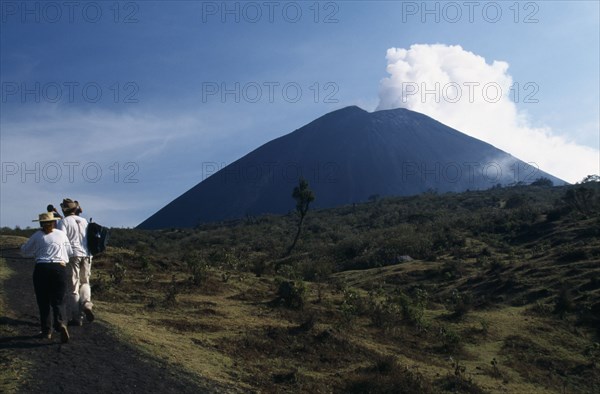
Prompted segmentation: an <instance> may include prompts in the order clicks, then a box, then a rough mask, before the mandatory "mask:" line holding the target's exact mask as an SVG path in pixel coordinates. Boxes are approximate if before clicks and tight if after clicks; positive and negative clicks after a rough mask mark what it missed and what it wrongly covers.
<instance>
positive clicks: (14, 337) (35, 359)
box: [0, 250, 221, 393]
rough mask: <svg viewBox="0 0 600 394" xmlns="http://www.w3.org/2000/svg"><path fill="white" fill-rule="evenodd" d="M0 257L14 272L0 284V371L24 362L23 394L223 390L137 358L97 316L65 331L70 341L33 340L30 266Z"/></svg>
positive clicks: (9, 255)
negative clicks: (0, 309) (1, 301)
mask: <svg viewBox="0 0 600 394" xmlns="http://www.w3.org/2000/svg"><path fill="white" fill-rule="evenodd" d="M1 256H2V257H3V258H4V259H5V260H6V262H7V266H8V267H9V268H10V269H11V270H12V271H13V272H14V273H15V274H14V275H11V276H10V277H9V278H8V279H6V280H4V281H3V283H2V286H3V289H4V295H5V302H6V304H5V309H6V310H5V313H4V315H3V316H0V368H2V369H4V368H7V367H8V366H9V365H7V364H8V363H10V362H11V361H12V360H14V359H15V358H18V359H20V360H26V362H27V363H28V364H30V366H29V367H28V368H27V369H28V372H29V375H30V378H29V379H27V380H26V381H23V382H21V384H20V387H19V391H18V392H23V393H39V392H45V393H76V392H90V393H95V392H103V393H203V392H217V391H221V390H219V389H218V388H217V387H215V386H213V385H212V384H210V383H204V382H199V381H198V379H196V378H194V377H192V376H190V375H189V374H186V373H185V372H183V371H178V370H175V369H173V368H172V367H171V368H169V367H168V366H167V365H165V363H164V362H161V361H160V360H156V359H149V358H148V357H145V356H143V355H140V353H139V352H137V351H136V350H135V349H133V348H131V347H130V346H128V345H127V344H125V343H122V342H119V340H118V339H117V338H115V336H114V335H112V334H111V331H110V328H109V327H108V326H107V325H106V324H104V323H103V322H102V316H101V314H99V316H97V319H96V321H94V322H93V323H87V322H86V323H84V325H83V327H69V333H70V336H71V340H70V341H69V343H67V344H64V345H62V344H61V343H60V339H59V337H60V336H59V335H58V334H57V333H54V334H53V338H52V339H51V340H47V339H37V338H35V335H37V334H38V332H39V324H38V321H39V318H38V312H37V305H36V303H35V296H34V292H33V284H32V279H31V277H32V272H33V262H32V261H31V260H26V259H23V258H21V257H20V255H19V254H18V251H16V250H4V251H2V252H1Z"/></svg>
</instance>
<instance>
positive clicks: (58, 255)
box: [21, 212, 73, 343]
mask: <svg viewBox="0 0 600 394" xmlns="http://www.w3.org/2000/svg"><path fill="white" fill-rule="evenodd" d="M57 220H58V218H56V217H54V215H53V214H52V213H51V212H44V213H42V214H40V215H39V217H38V219H37V220H33V221H34V222H36V221H39V222H40V225H41V230H39V231H36V232H35V233H34V234H33V235H32V236H31V238H29V239H28V240H27V242H25V243H24V244H23V245H22V246H21V253H22V254H23V255H24V256H26V257H34V258H35V268H34V270H33V288H34V290H35V298H36V301H37V304H38V308H39V312H40V325H41V328H42V331H41V333H40V334H39V337H40V338H47V339H51V338H52V331H51V327H52V326H54V329H55V330H56V331H58V332H59V333H60V340H61V342H62V343H67V342H68V341H69V331H68V330H67V327H66V325H65V319H64V317H65V308H64V299H65V290H66V287H67V261H69V256H70V255H71V254H73V250H72V248H71V243H70V242H69V239H68V238H67V235H66V234H65V233H64V232H62V231H60V230H58V229H56V228H55V226H56V221H57ZM50 309H52V315H51V314H50Z"/></svg>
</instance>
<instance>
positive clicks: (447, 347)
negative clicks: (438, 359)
mask: <svg viewBox="0 0 600 394" xmlns="http://www.w3.org/2000/svg"><path fill="white" fill-rule="evenodd" d="M439 338H440V340H441V342H442V348H443V350H444V351H445V352H447V353H454V352H455V351H457V350H459V349H460V348H461V347H462V338H461V336H460V334H459V333H458V332H457V331H455V330H454V329H453V328H451V327H445V326H442V327H440V330H439Z"/></svg>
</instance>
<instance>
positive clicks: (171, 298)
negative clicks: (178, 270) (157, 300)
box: [163, 275, 179, 306]
mask: <svg viewBox="0 0 600 394" xmlns="http://www.w3.org/2000/svg"><path fill="white" fill-rule="evenodd" d="M178 293H179V289H178V287H177V280H176V279H175V275H173V276H172V277H171V283H170V284H169V286H168V287H167V289H166V291H165V298H164V301H163V302H164V304H165V306H173V305H175V304H177V294H178Z"/></svg>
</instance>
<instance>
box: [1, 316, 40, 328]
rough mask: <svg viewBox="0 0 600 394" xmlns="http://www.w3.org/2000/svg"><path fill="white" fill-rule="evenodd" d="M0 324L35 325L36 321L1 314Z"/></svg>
mask: <svg viewBox="0 0 600 394" xmlns="http://www.w3.org/2000/svg"><path fill="white" fill-rule="evenodd" d="M0 325H7V326H29V327H37V326H38V323H36V322H32V321H31V320H18V319H13V318H11V317H6V316H1V317H0Z"/></svg>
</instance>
